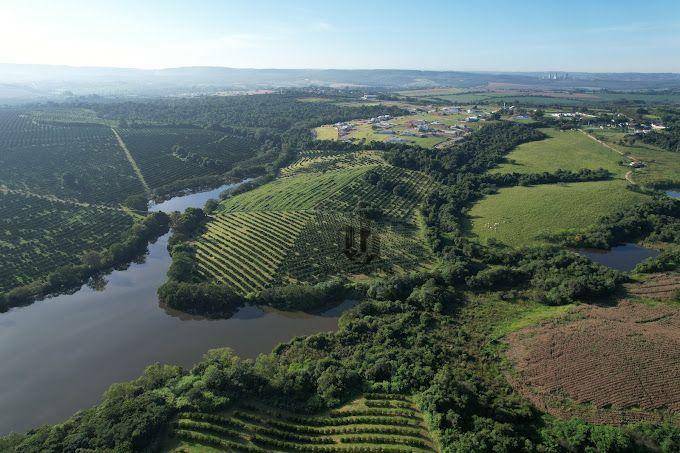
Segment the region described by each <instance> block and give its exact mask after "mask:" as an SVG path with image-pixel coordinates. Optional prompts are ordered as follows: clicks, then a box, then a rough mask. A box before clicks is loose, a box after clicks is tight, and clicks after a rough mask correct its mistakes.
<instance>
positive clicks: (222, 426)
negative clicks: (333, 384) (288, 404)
mask: <svg viewBox="0 0 680 453" xmlns="http://www.w3.org/2000/svg"><path fill="white" fill-rule="evenodd" d="M166 449H168V450H170V451H173V452H176V453H179V452H187V453H188V452H192V453H193V452H207V451H225V450H228V451H250V452H271V451H276V452H279V451H319V452H374V451H375V452H395V453H397V452H399V453H401V452H404V453H405V452H431V451H436V448H435V444H434V442H433V441H432V438H431V436H430V433H429V430H428V429H427V425H426V423H425V420H424V418H423V414H422V413H421V412H420V410H419V409H418V407H417V405H416V404H415V403H414V402H413V401H412V399H411V398H409V397H405V396H402V395H393V394H377V393H375V394H367V395H366V396H365V397H363V398H359V399H356V400H354V401H352V402H351V403H349V404H347V405H345V406H343V407H341V408H339V409H334V410H331V411H329V412H326V413H322V414H319V415H316V416H312V415H300V414H296V413H293V412H289V411H283V410H276V409H272V408H271V407H265V406H261V405H259V404H245V405H242V406H241V407H238V408H236V409H235V410H231V411H228V412H223V413H204V412H183V413H181V414H179V416H178V417H177V418H176V420H175V421H174V423H173V429H172V431H171V433H170V434H169V438H168V439H167V441H166Z"/></svg>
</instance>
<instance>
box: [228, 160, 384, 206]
mask: <svg viewBox="0 0 680 453" xmlns="http://www.w3.org/2000/svg"><path fill="white" fill-rule="evenodd" d="M371 168H372V167H371V166H362V167H357V168H349V169H344V170H337V171H329V172H326V173H324V174H301V175H298V176H296V177H294V178H281V179H277V180H275V181H273V182H271V183H269V184H265V185H264V186H260V187H258V188H257V189H254V190H252V191H249V192H246V193H244V194H241V195H239V196H236V197H233V198H231V199H229V200H226V201H225V202H224V203H222V205H221V208H220V209H221V210H223V211H225V212H235V211H290V210H305V209H314V208H315V207H317V206H319V205H323V204H324V202H325V201H326V200H328V199H329V197H330V196H331V195H333V194H334V193H336V192H337V191H338V190H340V189H341V188H342V187H344V186H346V185H348V184H349V183H351V182H352V181H354V180H355V179H357V178H360V177H361V176H362V175H363V174H364V173H366V172H367V171H368V170H369V169H371Z"/></svg>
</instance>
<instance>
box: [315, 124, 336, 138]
mask: <svg viewBox="0 0 680 453" xmlns="http://www.w3.org/2000/svg"><path fill="white" fill-rule="evenodd" d="M314 133H315V134H316V139H317V140H337V139H338V128H336V127H335V126H330V125H327V126H320V127H317V128H316V129H314Z"/></svg>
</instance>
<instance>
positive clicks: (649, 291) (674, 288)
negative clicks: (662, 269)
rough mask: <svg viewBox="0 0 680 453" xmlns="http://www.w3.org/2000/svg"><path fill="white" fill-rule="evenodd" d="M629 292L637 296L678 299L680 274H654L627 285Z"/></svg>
mask: <svg viewBox="0 0 680 453" xmlns="http://www.w3.org/2000/svg"><path fill="white" fill-rule="evenodd" d="M625 286H626V289H627V290H628V293H629V294H631V295H634V296H637V297H644V298H651V299H677V298H678V294H680V274H678V273H659V274H653V275H651V276H650V278H649V279H648V280H646V281H644V282H642V283H631V284H628V285H625Z"/></svg>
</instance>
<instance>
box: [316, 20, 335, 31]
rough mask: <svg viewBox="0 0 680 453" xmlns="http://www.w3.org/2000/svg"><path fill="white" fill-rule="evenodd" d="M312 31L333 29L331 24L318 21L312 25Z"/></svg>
mask: <svg viewBox="0 0 680 453" xmlns="http://www.w3.org/2000/svg"><path fill="white" fill-rule="evenodd" d="M312 30H313V31H332V30H335V27H334V26H333V24H331V23H329V22H325V21H319V22H316V23H315V24H313V25H312Z"/></svg>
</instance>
